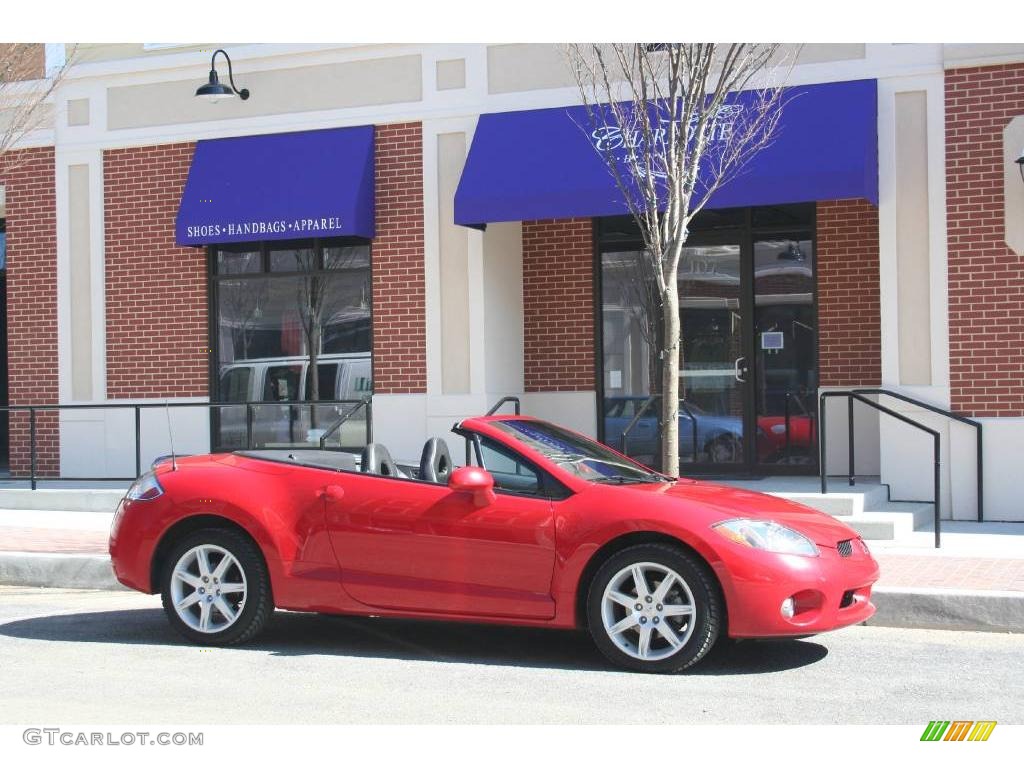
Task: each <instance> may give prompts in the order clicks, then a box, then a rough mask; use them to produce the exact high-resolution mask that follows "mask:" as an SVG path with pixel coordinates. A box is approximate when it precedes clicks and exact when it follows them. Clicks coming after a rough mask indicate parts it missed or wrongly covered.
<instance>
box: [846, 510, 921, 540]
mask: <svg viewBox="0 0 1024 768" xmlns="http://www.w3.org/2000/svg"><path fill="white" fill-rule="evenodd" d="M933 515H934V512H933V511H932V505H931V504H912V503H905V502H900V503H895V502H891V503H889V504H888V505H886V508H885V509H878V510H869V511H867V512H861V513H860V514H859V515H853V516H851V517H848V518H844V519H843V522H844V523H846V524H847V525H849V526H850V527H851V528H853V529H854V530H855V531H857V533H859V534H860V535H861V536H862V537H863V538H865V539H867V540H875V541H891V540H894V539H903V538H907V537H909V536H910V535H911V534H912V533H913V532H914V531H915V530H917V529H918V528H921V527H922V526H924V525H926V524H927V523H928V521H929V520H931V519H932V516H933Z"/></svg>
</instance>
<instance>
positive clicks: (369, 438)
mask: <svg viewBox="0 0 1024 768" xmlns="http://www.w3.org/2000/svg"><path fill="white" fill-rule="evenodd" d="M363 408H365V409H366V444H367V445H369V444H370V443H372V442H373V410H372V406H371V405H370V398H368V397H364V398H363V399H362V400H361V401H359V402H358V403H356V404H355V405H353V406H352V407H351V408H349V409H348V410H347V411H345V412H344V413H343V414H341V416H340V417H338V419H337V420H336V421H335V422H334V423H333V424H331V426H330V427H328V428H327V431H326V432H324V433H323V434H322V435H320V450H321V451H323V450H326V449H327V438H329V437H330V436H331V435H333V434H334V433H335V432H337V431H338V430H339V429H341V427H342V425H343V424H344V423H345V422H346V421H348V420H349V419H350V418H352V417H353V416H354V415H355V414H356V413H358V412H359V411H361V410H362V409H363Z"/></svg>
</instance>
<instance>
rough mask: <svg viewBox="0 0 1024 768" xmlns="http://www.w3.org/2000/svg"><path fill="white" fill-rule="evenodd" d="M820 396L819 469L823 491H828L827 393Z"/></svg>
mask: <svg viewBox="0 0 1024 768" xmlns="http://www.w3.org/2000/svg"><path fill="white" fill-rule="evenodd" d="M826 394H828V393H827V392H822V393H821V396H820V397H819V398H818V470H819V472H820V473H821V492H822V493H828V479H827V472H826V467H825V456H826V450H825V395H826Z"/></svg>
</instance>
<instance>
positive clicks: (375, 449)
mask: <svg viewBox="0 0 1024 768" xmlns="http://www.w3.org/2000/svg"><path fill="white" fill-rule="evenodd" d="M359 469H360V471H362V472H366V473H368V474H373V475H383V476H384V477H402V473H401V472H399V471H398V465H397V464H395V461H394V459H392V458H391V454H390V453H388V449H387V448H385V447H384V446H383V445H381V444H380V443H370V444H368V445H367V446H366V447H365V448H363V455H362V461H361V462H360V467H359Z"/></svg>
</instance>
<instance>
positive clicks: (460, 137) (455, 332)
mask: <svg viewBox="0 0 1024 768" xmlns="http://www.w3.org/2000/svg"><path fill="white" fill-rule="evenodd" d="M465 160H466V134H465V133H461V132H460V133H442V134H439V135H438V137H437V198H438V206H437V210H438V244H439V247H440V268H441V269H440V272H441V338H440V339H439V340H438V341H439V343H440V345H441V391H442V392H443V393H444V394H446V395H450V394H459V393H465V392H469V389H470V374H469V369H470V365H469V230H467V229H466V228H465V227H460V226H457V225H456V224H455V189H456V187H458V185H459V177H460V176H461V174H462V166H463V164H464V163H465Z"/></svg>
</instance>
